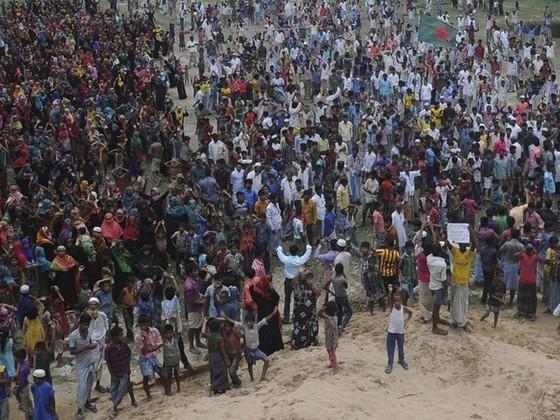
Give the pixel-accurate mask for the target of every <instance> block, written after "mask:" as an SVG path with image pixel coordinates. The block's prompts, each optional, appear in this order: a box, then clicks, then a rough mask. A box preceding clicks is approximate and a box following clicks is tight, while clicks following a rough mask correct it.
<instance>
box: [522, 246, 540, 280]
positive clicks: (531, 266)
mask: <svg viewBox="0 0 560 420" xmlns="http://www.w3.org/2000/svg"><path fill="white" fill-rule="evenodd" d="M538 261H539V257H538V256H537V254H531V255H529V254H527V253H525V252H524V253H523V254H521V256H520V257H519V282H520V283H523V284H535V283H536V282H537V263H538Z"/></svg>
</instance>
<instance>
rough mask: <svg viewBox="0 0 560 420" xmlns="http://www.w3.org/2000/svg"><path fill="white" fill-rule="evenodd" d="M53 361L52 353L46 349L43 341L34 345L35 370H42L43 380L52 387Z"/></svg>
mask: <svg viewBox="0 0 560 420" xmlns="http://www.w3.org/2000/svg"><path fill="white" fill-rule="evenodd" d="M52 360H53V352H52V351H50V350H48V349H47V344H46V343H45V342H44V341H38V342H37V343H36V344H35V365H34V368H35V369H42V370H43V371H44V372H45V377H44V380H45V381H47V382H48V383H50V384H51V385H52V378H51V362H52Z"/></svg>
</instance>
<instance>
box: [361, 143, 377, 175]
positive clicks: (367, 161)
mask: <svg viewBox="0 0 560 420" xmlns="http://www.w3.org/2000/svg"><path fill="white" fill-rule="evenodd" d="M376 160H377V155H376V154H375V152H374V151H373V145H372V144H368V147H367V152H366V153H365V155H364V165H363V166H362V171H363V172H364V174H367V173H369V172H371V171H372V170H373V165H374V164H375V161H376Z"/></svg>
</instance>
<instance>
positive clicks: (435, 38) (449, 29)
mask: <svg viewBox="0 0 560 420" xmlns="http://www.w3.org/2000/svg"><path fill="white" fill-rule="evenodd" d="M456 35H457V29H455V28H454V27H453V26H451V25H449V24H447V23H445V22H442V21H441V20H439V19H436V18H435V17H432V16H430V15H422V18H421V19H420V27H419V28H418V40H419V41H423V42H427V43H429V44H433V45H435V46H438V47H451V48H453V47H455V36H456Z"/></svg>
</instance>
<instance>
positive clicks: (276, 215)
mask: <svg viewBox="0 0 560 420" xmlns="http://www.w3.org/2000/svg"><path fill="white" fill-rule="evenodd" d="M279 200H280V196H279V195H278V194H275V195H274V196H273V197H272V200H271V201H270V203H268V206H266V222H267V223H268V225H269V226H270V229H271V230H272V237H271V239H270V242H271V244H270V248H271V249H273V250H274V249H276V248H278V246H280V234H281V232H282V214H281V212H280V205H279V204H278V203H279Z"/></svg>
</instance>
